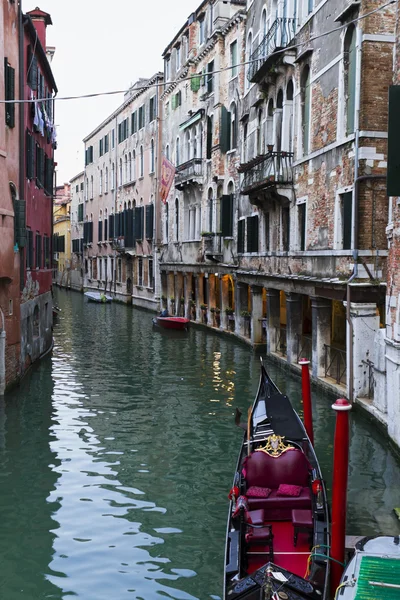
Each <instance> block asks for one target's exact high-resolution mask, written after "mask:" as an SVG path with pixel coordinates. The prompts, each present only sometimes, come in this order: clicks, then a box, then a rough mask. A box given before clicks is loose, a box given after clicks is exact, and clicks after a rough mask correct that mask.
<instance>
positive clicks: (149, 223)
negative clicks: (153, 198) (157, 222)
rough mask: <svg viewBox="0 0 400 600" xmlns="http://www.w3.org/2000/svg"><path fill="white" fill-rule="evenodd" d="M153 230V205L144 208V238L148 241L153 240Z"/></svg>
mask: <svg viewBox="0 0 400 600" xmlns="http://www.w3.org/2000/svg"><path fill="white" fill-rule="evenodd" d="M153 229H154V204H148V205H147V206H146V238H147V239H148V240H152V239H153Z"/></svg>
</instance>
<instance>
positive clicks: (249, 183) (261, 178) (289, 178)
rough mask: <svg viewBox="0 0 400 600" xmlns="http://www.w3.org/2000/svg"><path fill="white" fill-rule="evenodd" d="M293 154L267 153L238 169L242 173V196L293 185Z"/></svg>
mask: <svg viewBox="0 0 400 600" xmlns="http://www.w3.org/2000/svg"><path fill="white" fill-rule="evenodd" d="M292 161H293V152H269V153H268V154H264V155H263V156H259V157H257V158H256V159H254V161H251V162H250V163H248V164H247V165H243V166H242V168H241V169H240V170H241V171H242V172H244V178H243V182H242V188H241V189H242V194H244V195H245V196H247V195H249V194H251V193H252V192H255V191H258V190H262V189H265V188H271V187H277V186H279V185H290V184H292V183H293V169H292Z"/></svg>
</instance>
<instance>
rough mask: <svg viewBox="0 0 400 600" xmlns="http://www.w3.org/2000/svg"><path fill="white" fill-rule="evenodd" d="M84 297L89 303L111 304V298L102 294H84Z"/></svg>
mask: <svg viewBox="0 0 400 600" xmlns="http://www.w3.org/2000/svg"><path fill="white" fill-rule="evenodd" d="M84 295H85V296H86V298H87V299H88V300H89V302H99V303H101V304H106V303H108V302H112V296H109V295H108V294H105V293H104V292H85V294H84Z"/></svg>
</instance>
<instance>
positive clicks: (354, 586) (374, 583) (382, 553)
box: [335, 535, 400, 600]
mask: <svg viewBox="0 0 400 600" xmlns="http://www.w3.org/2000/svg"><path fill="white" fill-rule="evenodd" d="M335 598H337V599H338V600H359V599H363V600H378V599H379V600H394V599H396V598H400V537H399V536H398V535H395V536H383V535H382V536H378V537H374V538H370V537H365V538H363V539H362V540H360V541H359V542H358V543H357V544H356V546H355V553H354V556H353V558H352V559H351V560H350V562H349V564H348V565H347V567H346V568H345V570H344V573H343V576H342V579H341V582H340V585H339V587H338V589H337V591H336V595H335Z"/></svg>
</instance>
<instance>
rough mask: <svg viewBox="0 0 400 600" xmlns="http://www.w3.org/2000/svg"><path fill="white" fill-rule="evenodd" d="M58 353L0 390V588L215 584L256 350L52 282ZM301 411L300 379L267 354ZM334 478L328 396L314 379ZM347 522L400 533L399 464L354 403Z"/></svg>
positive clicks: (149, 593) (67, 592) (65, 592)
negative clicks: (172, 327)
mask: <svg viewBox="0 0 400 600" xmlns="http://www.w3.org/2000/svg"><path fill="white" fill-rule="evenodd" d="M56 300H57V302H58V304H59V306H60V307H61V309H62V312H61V314H60V317H59V319H58V323H57V324H56V325H55V328H54V341H55V346H54V350H53V353H52V355H51V356H49V357H48V358H46V359H44V360H43V361H42V362H41V364H40V365H39V366H36V367H34V368H33V369H32V371H31V372H30V373H29V375H28V376H27V377H26V378H25V380H24V381H23V383H22V385H21V387H20V388H18V389H16V390H14V391H13V392H11V393H9V394H8V395H7V396H6V399H5V402H4V403H3V402H2V403H1V404H0V523H1V525H0V527H1V534H0V598H4V600H22V599H24V600H28V599H29V600H42V599H45V598H46V599H47V598H51V599H57V600H59V599H64V598H69V597H75V598H79V599H81V600H103V599H104V600H124V599H132V600H156V599H160V600H161V599H165V598H170V599H171V598H173V599H179V600H181V599H184V600H194V599H198V600H205V599H207V598H213V599H218V598H220V596H221V587H222V571H223V568H222V567H223V553H224V534H225V524H226V513H227V508H228V499H227V495H228V492H229V489H230V487H231V480H232V474H233V470H234V467H235V464H236V459H237V454H238V451H239V446H240V443H241V433H240V430H239V429H237V428H235V426H234V422H233V415H234V409H235V407H236V406H238V407H240V408H241V409H242V412H243V414H244V415H245V414H246V412H247V408H248V406H249V404H250V403H251V402H252V400H253V398H254V395H255V393H256V390H257V384H258V376H259V359H258V358H257V357H256V356H255V355H254V354H252V353H251V351H250V350H249V349H248V348H247V347H246V346H244V345H242V344H240V343H238V342H236V341H235V340H232V339H227V338H226V337H223V336H220V335H217V334H215V333H211V332H208V331H204V330H200V329H196V328H194V327H193V328H192V329H191V330H190V331H189V332H188V333H187V334H184V333H183V334H179V335H177V334H176V333H175V335H174V334H173V333H170V334H166V333H163V332H162V331H154V330H153V328H152V321H151V315H150V314H149V313H147V312H144V311H140V310H137V309H132V308H129V307H126V306H122V305H119V304H114V303H113V304H111V305H97V304H88V303H87V302H86V301H85V300H84V298H83V296H81V295H80V294H77V293H74V292H65V291H61V290H56ZM268 368H269V370H270V373H271V375H272V377H273V378H274V379H275V380H276V382H277V384H278V385H279V387H280V388H281V389H282V390H283V391H285V392H286V393H288V395H289V396H290V398H291V399H292V401H293V403H294V404H295V406H296V408H297V409H298V410H299V411H301V405H300V382H299V379H297V378H294V377H291V376H289V375H288V374H287V373H285V372H284V371H282V370H279V369H277V368H276V367H274V366H268ZM313 403H314V415H315V419H316V426H315V439H316V450H317V454H318V455H319V458H320V462H321V466H322V469H323V472H324V476H325V478H326V480H327V483H328V486H330V483H331V475H332V474H331V463H332V448H333V427H334V414H333V410H332V409H331V404H332V398H329V397H328V396H326V395H323V394H316V393H314V396H313ZM350 455H351V465H350V472H349V487H350V489H349V495H348V499H349V504H348V527H347V529H348V533H350V534H354V535H357V534H366V535H367V534H374V533H379V532H386V533H389V532H390V533H392V532H393V531H394V530H395V528H396V527H397V523H396V521H395V519H394V518H393V516H392V509H393V508H394V507H395V506H400V498H399V491H398V490H399V488H398V482H399V475H400V469H399V464H398V463H397V462H396V460H395V458H394V457H393V455H392V454H391V453H390V450H389V449H388V447H387V444H386V443H385V439H384V437H383V436H382V434H380V433H379V432H378V431H377V430H376V429H374V427H373V426H372V425H370V423H369V422H368V421H367V420H365V419H364V418H363V417H362V416H361V415H360V414H358V413H354V414H352V420H351V450H350Z"/></svg>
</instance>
